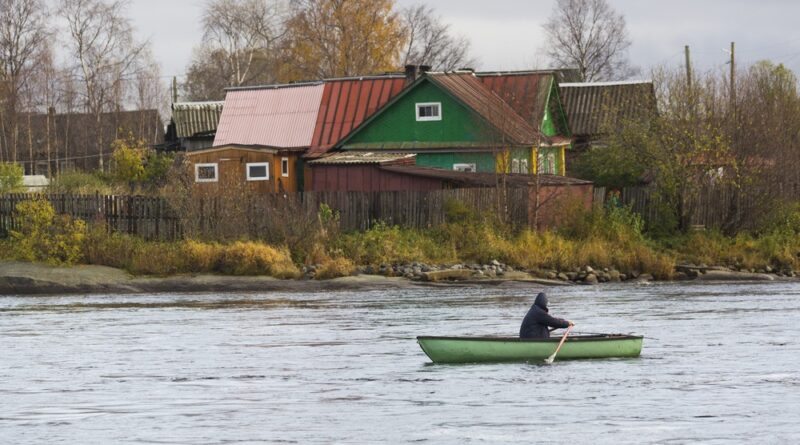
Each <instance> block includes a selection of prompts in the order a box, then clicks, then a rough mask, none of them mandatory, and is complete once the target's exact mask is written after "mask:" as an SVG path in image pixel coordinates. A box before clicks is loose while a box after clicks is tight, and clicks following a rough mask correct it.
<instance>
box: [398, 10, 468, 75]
mask: <svg viewBox="0 0 800 445" xmlns="http://www.w3.org/2000/svg"><path fill="white" fill-rule="evenodd" d="M401 18H402V23H403V28H404V31H405V37H406V45H405V49H404V51H403V53H404V55H403V65H428V66H430V67H431V68H433V70H434V71H452V70H455V69H458V68H465V67H473V65H474V64H475V63H476V60H475V59H473V58H471V57H470V55H469V49H470V43H469V40H467V38H466V37H464V36H453V35H451V34H450V25H448V24H446V23H443V22H442V21H441V18H440V17H437V16H436V15H435V11H434V10H433V8H431V7H430V6H426V5H417V6H412V7H408V8H406V9H404V10H403V11H402V13H401Z"/></svg>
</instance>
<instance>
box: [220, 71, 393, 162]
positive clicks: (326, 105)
mask: <svg viewBox="0 0 800 445" xmlns="http://www.w3.org/2000/svg"><path fill="white" fill-rule="evenodd" d="M405 84H406V79H405V77H404V76H377V77H364V78H354V79H331V80H326V81H325V91H324V92H323V94H322V103H321V105H320V107H319V114H318V115H317V119H316V128H315V130H314V137H313V139H312V142H311V144H310V145H311V148H310V149H309V150H308V152H307V156H308V157H318V156H320V155H322V154H324V153H326V152H327V151H328V150H330V149H331V147H333V146H334V145H335V144H336V143H338V142H339V141H340V140H342V139H343V138H344V137H345V136H347V134H348V133H350V131H352V130H353V129H354V128H356V127H358V126H359V125H361V123H362V122H364V120H365V119H367V118H368V117H370V116H372V114H373V113H375V112H376V111H377V110H378V109H380V108H381V107H383V106H384V105H385V104H386V103H387V102H389V100H391V99H392V98H394V97H395V96H397V94H398V93H400V91H402V90H403V87H405ZM226 106H227V104H226Z"/></svg>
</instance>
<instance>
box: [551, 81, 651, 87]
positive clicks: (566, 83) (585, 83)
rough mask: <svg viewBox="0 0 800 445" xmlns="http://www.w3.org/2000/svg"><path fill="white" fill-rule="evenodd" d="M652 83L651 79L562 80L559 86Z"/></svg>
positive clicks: (607, 85) (606, 85)
mask: <svg viewBox="0 0 800 445" xmlns="http://www.w3.org/2000/svg"><path fill="white" fill-rule="evenodd" d="M651 83H653V81H652V80H612V81H607V82H563V83H559V84H558V86H559V87H609V86H617V85H646V84H651Z"/></svg>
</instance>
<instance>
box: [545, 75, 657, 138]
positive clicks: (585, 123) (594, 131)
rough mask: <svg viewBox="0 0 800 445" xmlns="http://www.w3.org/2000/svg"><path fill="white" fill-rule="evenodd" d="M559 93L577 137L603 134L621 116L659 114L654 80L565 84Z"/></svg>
mask: <svg viewBox="0 0 800 445" xmlns="http://www.w3.org/2000/svg"><path fill="white" fill-rule="evenodd" d="M559 92H560V93H561V101H562V103H563V104H564V111H565V112H566V114H567V121H569V126H570V129H571V130H572V134H574V135H576V136H588V137H591V136H596V135H601V134H603V133H606V132H607V130H608V128H609V126H611V125H616V124H617V123H618V122H619V121H620V120H621V119H632V118H636V119H640V118H641V119H648V118H649V117H652V116H654V115H655V113H656V98H655V90H654V89H653V83H652V82H598V83H565V84H561V85H560V86H559Z"/></svg>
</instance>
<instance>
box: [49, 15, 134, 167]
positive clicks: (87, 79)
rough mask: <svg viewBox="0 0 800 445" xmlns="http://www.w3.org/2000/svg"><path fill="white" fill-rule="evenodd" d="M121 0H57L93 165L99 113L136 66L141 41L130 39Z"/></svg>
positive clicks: (110, 107) (100, 146) (118, 95)
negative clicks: (89, 125) (87, 122)
mask: <svg viewBox="0 0 800 445" xmlns="http://www.w3.org/2000/svg"><path fill="white" fill-rule="evenodd" d="M126 5H127V2H126V1H124V0H113V1H104V0H61V3H60V10H61V14H62V15H63V18H64V19H65V21H66V24H67V32H68V36H69V39H68V41H67V49H68V51H69V53H70V56H71V57H72V60H74V62H75V65H74V66H73V67H72V68H73V70H74V73H75V76H76V77H77V78H78V79H80V83H81V84H82V87H83V88H82V94H83V100H84V105H85V107H86V110H87V111H88V112H89V113H90V114H92V115H93V116H94V120H95V125H96V128H95V133H96V135H97V137H96V143H97V150H98V156H99V167H100V169H101V170H103V169H104V162H105V160H104V158H105V157H106V152H105V151H106V150H105V144H106V143H107V142H110V141H104V140H103V132H102V131H101V128H102V121H101V116H102V113H103V112H104V111H117V110H119V109H120V108H121V107H122V103H121V101H122V100H123V97H124V94H123V89H124V88H126V85H125V82H126V81H127V80H130V79H131V77H132V76H134V75H135V74H136V72H137V71H138V70H139V69H140V68H141V67H140V65H139V62H140V55H141V54H142V53H143V51H144V50H145V48H146V47H147V43H141V42H138V41H136V39H135V38H134V35H133V27H132V26H131V24H130V21H129V19H128V18H126V17H125V16H123V15H122V13H123V11H124V9H125V7H126Z"/></svg>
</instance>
